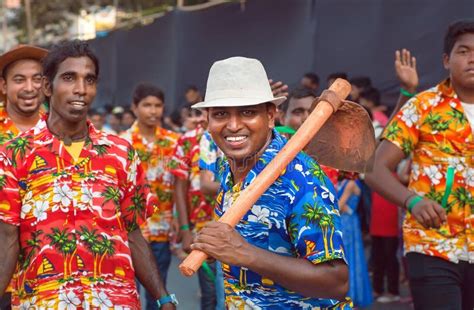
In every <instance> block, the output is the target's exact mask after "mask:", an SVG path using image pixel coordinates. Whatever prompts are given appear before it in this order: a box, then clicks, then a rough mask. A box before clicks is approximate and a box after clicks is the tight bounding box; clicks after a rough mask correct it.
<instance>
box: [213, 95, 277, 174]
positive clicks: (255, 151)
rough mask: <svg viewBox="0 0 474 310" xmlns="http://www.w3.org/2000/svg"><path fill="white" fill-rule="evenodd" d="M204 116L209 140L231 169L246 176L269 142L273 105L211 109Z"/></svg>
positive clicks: (274, 108)
mask: <svg viewBox="0 0 474 310" xmlns="http://www.w3.org/2000/svg"><path fill="white" fill-rule="evenodd" d="M208 112H209V116H208V119H209V125H208V130H209V132H210V133H211V135H212V138H213V139H214V141H215V142H216V144H217V145H218V146H219V148H220V149H221V150H222V151H223V152H224V154H225V155H226V157H227V158H228V159H229V160H230V161H231V164H232V165H231V166H234V168H236V169H239V171H245V172H248V171H249V170H250V169H252V167H253V165H254V164H255V163H256V161H257V160H258V158H259V156H260V155H261V154H262V153H263V151H264V150H265V148H266V146H267V145H268V144H269V142H270V140H271V137H272V129H273V128H274V127H275V115H276V107H275V105H274V104H272V103H267V104H259V105H253V106H243V107H222V108H221V107H215V108H209V109H208ZM233 172H234V171H233Z"/></svg>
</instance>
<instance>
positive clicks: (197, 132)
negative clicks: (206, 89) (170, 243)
mask: <svg viewBox="0 0 474 310" xmlns="http://www.w3.org/2000/svg"><path fill="white" fill-rule="evenodd" d="M203 133H204V129H203V128H197V129H194V130H190V131H188V132H185V133H184V134H183V135H182V136H181V138H180V139H179V140H178V145H177V146H176V149H175V152H174V156H173V159H172V161H171V163H170V165H171V173H173V174H174V175H175V176H176V177H178V178H181V179H183V180H189V188H188V197H187V198H188V199H187V200H188V208H189V210H188V214H189V220H190V222H191V224H193V225H194V228H195V230H196V231H197V230H199V229H201V228H202V227H203V226H204V225H205V224H206V223H207V222H209V221H211V220H212V215H213V212H214V209H213V206H214V200H213V198H212V197H210V196H208V195H204V194H203V193H201V188H200V181H199V155H200V151H199V150H200V149H199V141H200V140H201V137H202V135H203Z"/></svg>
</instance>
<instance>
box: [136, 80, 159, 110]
mask: <svg viewBox="0 0 474 310" xmlns="http://www.w3.org/2000/svg"><path fill="white" fill-rule="evenodd" d="M148 96H153V97H156V98H158V99H160V100H161V101H163V103H165V94H164V93H163V91H162V90H161V89H159V88H158V87H156V86H155V85H153V84H151V83H140V84H138V85H137V86H136V87H135V90H134V91H133V99H132V100H133V104H135V105H137V104H138V103H139V102H140V101H142V100H143V99H144V98H146V97H148Z"/></svg>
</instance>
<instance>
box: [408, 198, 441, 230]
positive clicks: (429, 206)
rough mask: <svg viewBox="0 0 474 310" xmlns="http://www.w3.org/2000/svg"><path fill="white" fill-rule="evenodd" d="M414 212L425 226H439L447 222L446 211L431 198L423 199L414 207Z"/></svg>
mask: <svg viewBox="0 0 474 310" xmlns="http://www.w3.org/2000/svg"><path fill="white" fill-rule="evenodd" d="M412 214H413V216H414V217H415V218H416V220H417V221H418V222H420V224H422V225H423V226H424V227H425V228H439V227H440V226H441V224H442V223H444V222H446V211H445V210H444V209H443V208H442V207H441V206H440V205H439V204H437V203H436V202H434V201H430V200H423V201H421V202H420V203H419V204H417V205H416V206H415V207H413V210H412Z"/></svg>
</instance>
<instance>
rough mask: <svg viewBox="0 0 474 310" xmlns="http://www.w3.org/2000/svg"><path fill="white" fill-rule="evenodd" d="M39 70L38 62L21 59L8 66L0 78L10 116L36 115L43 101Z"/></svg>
mask: <svg viewBox="0 0 474 310" xmlns="http://www.w3.org/2000/svg"><path fill="white" fill-rule="evenodd" d="M41 70H42V69H41V64H40V62H39V61H37V60H33V59H21V60H17V61H16V62H13V63H11V64H10V65H8V69H7V70H5V71H6V72H4V77H3V78H1V86H2V87H1V88H2V93H3V94H4V95H6V97H7V103H8V104H7V111H8V114H9V115H10V116H12V115H19V116H22V117H31V116H34V115H37V114H38V111H39V108H40V104H41V102H42V101H43V99H44V96H43V93H42V91H41V79H42V76H41Z"/></svg>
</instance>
